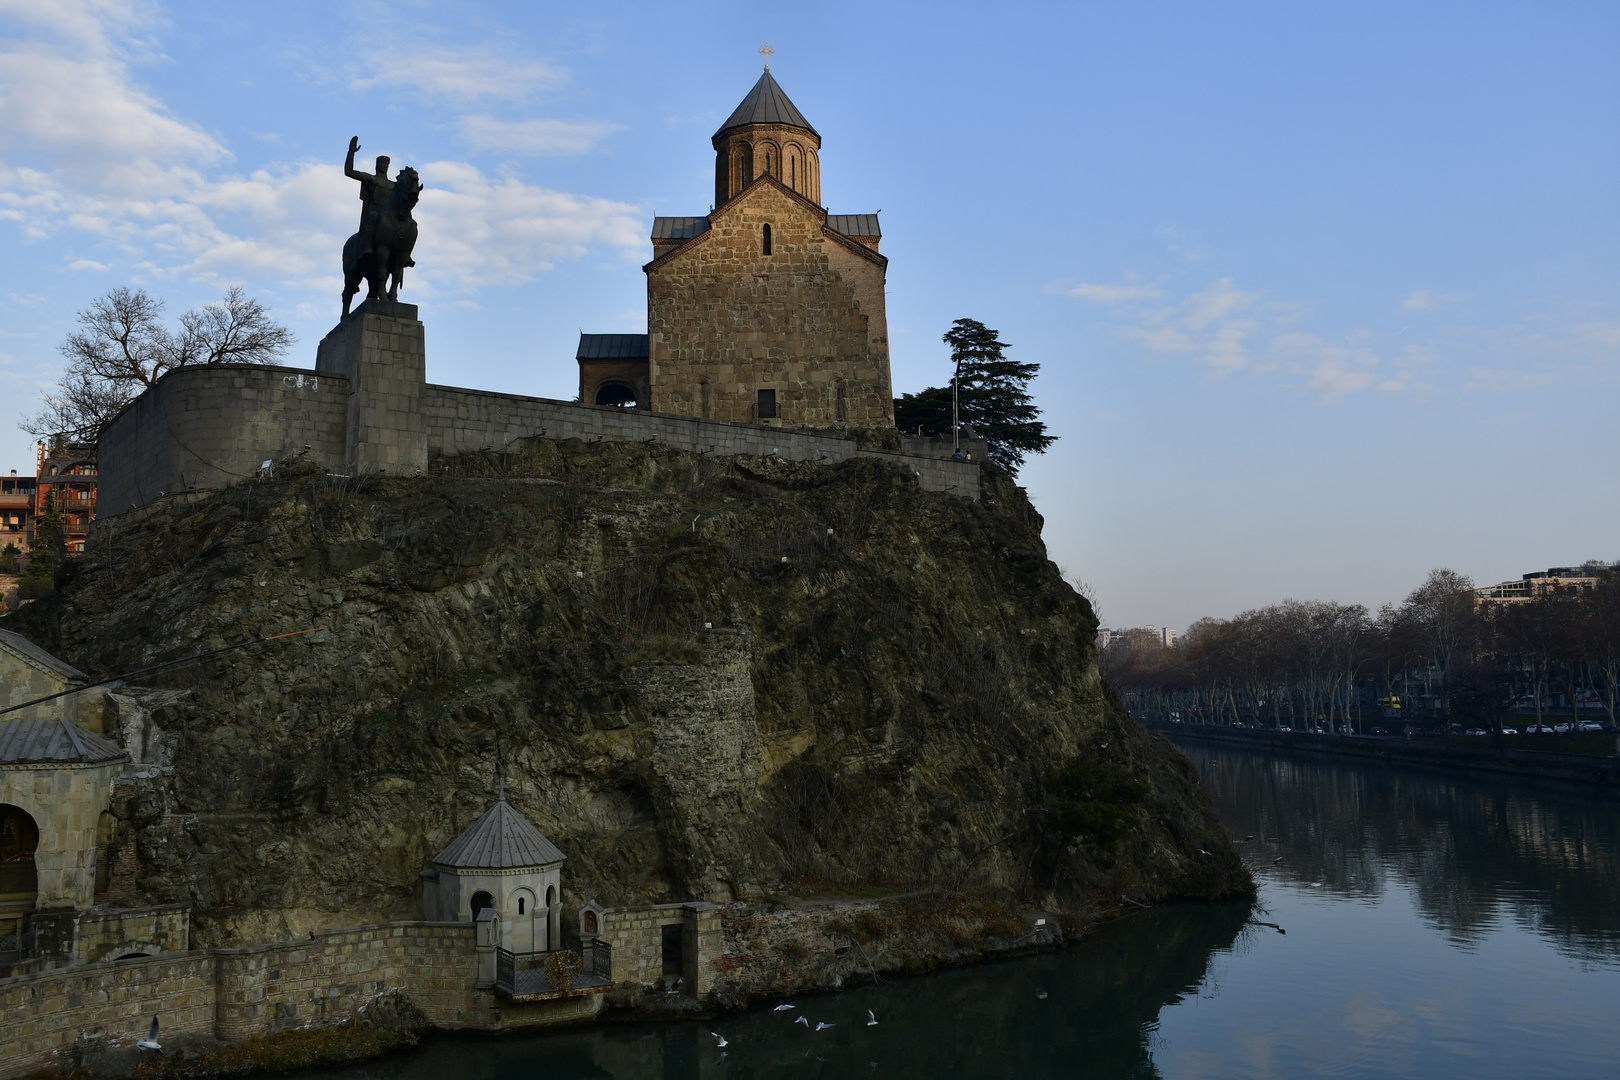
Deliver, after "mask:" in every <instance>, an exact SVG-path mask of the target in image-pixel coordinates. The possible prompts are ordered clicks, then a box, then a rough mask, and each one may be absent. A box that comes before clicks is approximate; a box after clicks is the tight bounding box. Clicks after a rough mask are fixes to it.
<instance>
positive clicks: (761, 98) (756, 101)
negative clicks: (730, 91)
mask: <svg viewBox="0 0 1620 1080" xmlns="http://www.w3.org/2000/svg"><path fill="white" fill-rule="evenodd" d="M745 124H788V125H790V126H792V127H797V128H804V130H806V131H808V132H810V134H812V135H814V136H815V137H816V138H818V139H819V138H820V137H821V132H819V131H817V130H816V129H815V128H813V127H811V126H810V121H808V120H806V119H805V118H804V114H803V113H802V112H800V111H799V110H798V107H797V106H795V105H794V104H793V102H791V101H789V100H788V96H787V94H785V93H784V92H783V91H782V88H781V87H780V86H778V85H776V80H775V79H773V78H771V72H770V69H769V68H766V69H765V74H763V75H761V76H760V77H759V82H757V83H755V84H754V88H753V89H752V90H750V91H748V96H747V97H745V98H743V99H742V104H741V105H738V106H737V108H736V109H734V110H733V111H732V113H731V115H730V116H729V117H727V118H726V122H725V123H723V124H721V125H720V130H719V131H716V132H715V135H717V136H718V135H721V134H723V133H725V132H727V131H730V130H731V129H732V128H737V127H742V126H743V125H745Z"/></svg>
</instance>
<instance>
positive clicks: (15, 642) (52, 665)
mask: <svg viewBox="0 0 1620 1080" xmlns="http://www.w3.org/2000/svg"><path fill="white" fill-rule="evenodd" d="M0 649H5V650H6V651H7V652H10V653H13V654H14V655H16V656H18V657H21V658H22V659H23V660H26V661H28V662H29V663H31V664H33V665H34V666H35V667H40V668H44V669H46V670H47V671H50V672H52V673H53V674H56V675H60V676H62V677H63V678H64V679H66V680H67V681H68V682H70V683H71V682H88V681H89V679H90V676H88V675H86V674H85V673H84V672H82V671H80V670H79V669H78V668H76V667H74V666H73V665H72V664H69V663H67V662H66V661H63V660H58V659H57V658H56V657H54V656H52V655H51V654H50V653H48V652H46V651H45V650H44V649H42V648H40V647H39V646H38V645H35V644H34V643H33V642H32V641H29V640H28V639H27V638H25V637H23V636H22V635H21V634H14V633H12V632H11V631H10V630H0Z"/></svg>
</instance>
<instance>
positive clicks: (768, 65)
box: [759, 41, 776, 71]
mask: <svg viewBox="0 0 1620 1080" xmlns="http://www.w3.org/2000/svg"><path fill="white" fill-rule="evenodd" d="M759 51H760V52H762V53H764V54H765V70H766V71H769V70H771V54H772V53H774V52H776V50H775V49H773V48H771V43H770V42H768V41H767V42H766V43H765V47H764V48H763V49H761V50H759Z"/></svg>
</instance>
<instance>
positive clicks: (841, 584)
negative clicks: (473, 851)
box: [5, 439, 1252, 945]
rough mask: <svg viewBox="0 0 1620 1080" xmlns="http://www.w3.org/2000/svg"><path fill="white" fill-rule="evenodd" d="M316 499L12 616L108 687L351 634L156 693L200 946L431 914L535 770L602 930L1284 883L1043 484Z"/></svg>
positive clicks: (673, 472)
mask: <svg viewBox="0 0 1620 1080" xmlns="http://www.w3.org/2000/svg"><path fill="white" fill-rule="evenodd" d="M276 472H277V479H275V480H273V481H270V480H267V481H265V482H262V483H260V482H247V483H243V484H240V485H238V486H236V487H234V488H230V489H227V490H225V491H221V492H216V493H210V494H206V495H201V496H194V497H187V498H186V499H184V500H171V501H168V502H165V503H160V504H158V505H156V506H154V507H150V508H147V509H144V510H141V511H135V512H132V513H130V514H127V515H124V516H122V517H119V518H115V519H111V520H110V521H106V522H102V523H99V524H98V526H97V530H98V531H97V532H96V534H95V535H94V537H93V539H92V541H91V543H90V545H89V549H88V552H87V554H86V555H85V556H84V557H83V558H80V559H77V560H74V561H73V562H72V563H71V564H69V569H68V571H67V572H66V573H65V575H64V578H63V580H61V581H60V582H59V583H58V588H57V590H56V592H55V593H53V594H52V595H51V596H49V597H47V598H45V599H42V600H40V601H38V602H37V603H35V604H32V605H29V606H28V607H27V608H26V609H24V611H23V612H22V613H20V614H19V615H16V616H12V617H9V618H7V619H6V620H5V623H6V625H7V626H8V628H11V629H15V630H18V631H19V632H21V633H23V634H25V635H26V636H28V637H29V638H30V639H32V640H33V641H35V642H36V643H37V644H39V645H41V646H43V647H45V648H47V649H49V650H50V651H52V652H54V653H56V654H57V655H59V656H62V657H64V658H66V659H68V660H69V661H71V662H72V663H73V664H75V665H76V666H78V667H80V668H82V669H83V670H85V671H87V672H89V673H91V674H92V675H93V676H94V677H101V676H103V675H110V674H115V673H118V672H121V671H130V670H134V669H137V668H140V667H143V666H146V665H151V664H154V663H159V662H162V661H165V660H170V659H177V658H180V657H185V656H188V655H192V654H195V653H199V652H202V651H205V650H208V649H214V648H219V647H221V646H224V645H227V644H233V643H235V642H239V641H244V640H248V639H253V638H259V637H265V636H269V635H275V634H283V633H288V632H291V631H295V630H301V629H305V628H307V627H315V626H319V627H325V628H326V629H325V630H323V631H322V632H321V633H318V634H309V635H305V636H303V637H296V638H289V639H286V640H284V641H280V642H271V643H267V644H264V645H258V646H254V647H252V648H249V649H242V650H237V651H234V652H229V653H225V654H223V655H221V656H219V657H216V658H213V659H208V660H204V661H200V662H198V663H195V664H188V665H184V666H181V667H176V668H171V669H169V670H168V671H166V672H163V673H161V674H159V675H156V676H153V677H152V678H151V679H149V680H146V681H147V683H148V684H149V685H150V686H151V687H153V688H158V689H164V690H168V691H179V693H177V694H174V693H162V694H152V693H144V694H142V693H139V692H137V691H136V690H135V689H134V688H131V689H130V690H128V691H125V692H124V693H125V694H126V695H127V694H134V695H135V697H137V698H139V700H140V701H141V702H142V703H144V704H142V705H141V710H140V715H139V716H138V717H137V718H136V721H135V722H132V723H131V724H126V725H123V726H124V727H126V728H128V729H129V730H130V731H131V732H137V731H138V732H139V734H140V739H141V741H142V743H143V745H145V746H150V747H153V748H157V750H160V751H161V755H162V758H161V760H156V759H154V765H155V766H158V765H164V764H168V765H169V766H170V767H169V768H157V767H154V768H152V769H150V770H148V773H149V774H150V779H148V780H147V781H145V784H146V787H144V788H141V789H139V790H138V791H137V792H136V794H133V795H126V796H125V797H123V798H121V799H119V800H116V801H115V805H114V807H113V815H114V816H115V817H116V818H118V822H117V828H116V829H113V830H110V832H111V834H112V835H111V838H110V840H109V848H110V849H116V850H124V849H127V847H128V842H129V840H130V838H131V837H133V839H134V841H135V844H134V846H135V851H136V856H137V859H136V862H137V867H136V870H135V873H134V879H135V882H136V888H137V890H138V893H139V896H138V897H137V898H135V899H139V900H140V901H144V902H152V903H156V902H168V901H182V900H183V901H191V902H192V903H193V904H194V905H195V915H194V920H193V926H194V927H195V936H196V938H197V940H196V944H199V945H210V944H244V943H249V942H253V941H262V940H273V939H278V938H287V937H292V936H299V935H301V934H303V933H304V932H306V931H307V930H309V929H313V928H317V927H329V926H341V925H352V924H355V923H360V922H369V921H374V920H381V919H389V918H414V917H417V915H418V896H419V883H418V875H419V873H420V871H421V870H422V869H423V868H424V867H425V866H426V865H427V862H428V859H429V857H430V856H431V855H432V854H433V853H434V852H435V851H437V850H438V849H439V848H440V847H442V846H443V845H444V844H445V843H447V842H448V841H449V840H450V839H451V838H453V837H454V836H455V835H456V834H457V833H458V832H460V831H461V830H462V829H464V828H465V827H466V826H467V825H468V824H469V823H470V822H471V821H472V820H473V819H474V818H475V817H476V816H477V815H478V814H480V813H481V812H482V811H483V810H484V809H485V808H486V807H487V805H488V804H489V802H490V801H491V800H492V799H493V797H494V794H495V791H496V786H497V782H498V778H499V779H504V782H505V785H506V793H507V798H508V799H509V800H510V801H511V802H512V803H513V804H514V805H515V806H517V807H518V808H519V809H521V810H522V811H523V812H524V813H525V814H526V815H527V816H528V817H529V818H530V820H532V821H533V822H534V823H535V825H536V826H538V827H539V828H540V830H541V831H542V832H544V833H545V834H546V835H547V836H549V837H550V838H551V839H552V840H553V841H555V842H556V843H557V844H558V845H559V846H560V847H561V848H562V849H563V850H564V851H565V852H567V853H568V855H569V859H568V863H567V865H566V867H565V868H564V874H563V883H564V888H565V893H564V902H565V905H566V906H567V908H568V909H569V911H570V912H571V910H572V908H573V907H574V906H576V905H578V904H580V903H582V902H583V901H584V900H585V899H586V898H587V897H588V896H595V897H596V898H597V899H598V900H600V901H602V902H603V903H606V904H610V905H611V904H623V903H636V902H650V901H664V900H676V899H709V900H716V901H733V900H742V901H746V902H748V903H750V904H759V903H762V902H769V901H770V900H772V898H774V897H779V896H782V895H788V894H792V895H804V894H807V893H812V894H813V893H815V892H816V891H818V890H821V889H825V888H828V887H839V888H849V887H856V888H861V889H868V888H889V887H904V888H930V887H932V888H941V889H946V890H967V891H970V892H973V893H976V894H983V895H987V896H1000V897H1002V898H1004V899H1008V900H1014V899H1016V900H1019V901H1021V902H1024V903H1027V904H1030V905H1034V906H1041V907H1044V908H1045V909H1046V910H1052V911H1062V912H1065V913H1067V914H1068V916H1069V925H1071V926H1072V925H1078V924H1080V923H1083V922H1084V921H1085V920H1086V919H1088V918H1089V917H1091V916H1093V915H1095V914H1096V913H1097V912H1098V911H1100V910H1102V909H1103V908H1106V907H1108V906H1111V905H1113V904H1115V903H1117V901H1118V898H1119V897H1120V896H1121V895H1122V894H1123V895H1128V896H1130V897H1131V899H1132V900H1135V901H1138V902H1148V901H1151V900H1154V899H1157V898H1164V897H1171V896H1219V895H1226V894H1232V893H1243V892H1247V891H1248V890H1250V889H1251V888H1252V885H1251V883H1250V881H1249V879H1248V876H1247V874H1246V873H1245V872H1244V870H1243V868H1242V866H1241V864H1240V863H1239V861H1238V859H1237V857H1236V855H1235V854H1234V853H1233V850H1232V848H1231V845H1230V844H1229V843H1228V842H1227V839H1226V836H1225V833H1224V830H1223V829H1222V827H1221V825H1220V824H1219V822H1218V821H1217V819H1216V817H1215V814H1214V811H1213V809H1212V807H1211V806H1210V804H1209V802H1208V800H1207V798H1206V797H1205V796H1204V794H1203V792H1202V790H1201V789H1200V788H1199V786H1198V781H1197V779H1196V777H1195V775H1194V773H1193V771H1192V769H1191V767H1190V765H1189V764H1188V763H1187V761H1186V759H1185V758H1184V757H1183V756H1182V755H1181V753H1180V752H1179V751H1177V750H1175V749H1174V748H1173V747H1172V746H1171V745H1170V744H1169V743H1168V742H1167V741H1165V740H1164V739H1162V738H1160V737H1158V736H1155V735H1152V734H1150V733H1148V732H1147V731H1145V730H1144V729H1142V728H1141V727H1140V726H1138V725H1136V724H1135V723H1134V722H1132V721H1130V720H1129V719H1128V718H1126V717H1125V715H1124V714H1123V711H1122V710H1121V709H1120V707H1119V706H1118V703H1117V702H1116V701H1115V699H1114V698H1113V697H1112V695H1111V694H1110V693H1109V692H1108V691H1107V689H1106V688H1105V687H1104V685H1103V684H1102V682H1101V680H1100V678H1099V676H1098V672H1097V667H1096V658H1095V653H1094V649H1093V646H1092V640H1093V636H1094V634H1095V630H1096V620H1095V618H1094V616H1093V615H1092V612H1091V610H1090V608H1089V607H1088V606H1087V604H1086V602H1085V601H1084V600H1083V599H1081V598H1080V597H1079V596H1077V595H1076V594H1075V593H1074V591H1073V590H1072V589H1071V588H1070V587H1069V586H1068V585H1067V584H1065V583H1064V582H1063V580H1062V578H1061V576H1060V575H1059V573H1058V571H1057V568H1056V567H1055V566H1053V564H1052V563H1051V562H1049V561H1048V560H1047V559H1046V556H1045V551H1044V548H1043V546H1042V543H1041V538H1040V527H1041V519H1040V517H1039V515H1037V514H1036V513H1035V512H1034V510H1033V509H1032V508H1031V506H1030V505H1029V503H1028V501H1027V499H1026V498H1025V495H1024V493H1023V492H1022V490H1020V489H1019V488H1017V487H1015V486H1014V485H1013V484H1011V483H1010V482H1009V481H1007V480H1006V479H1005V478H1004V477H1000V476H999V475H987V479H986V485H985V497H984V498H983V500H982V501H980V502H977V503H975V502H970V501H966V500H961V499H956V498H953V497H950V496H946V495H938V494H929V493H924V492H922V491H921V490H920V489H919V488H918V487H917V485H916V483H915V482H914V480H912V479H911V478H910V477H909V476H906V475H904V474H902V473H900V472H899V471H897V470H895V469H893V468H892V467H891V466H889V465H887V464H885V463H884V462H882V461H880V460H877V459H855V460H851V461H847V462H844V463H841V464H838V465H834V466H827V465H818V464H814V463H790V462H783V461H780V460H776V459H773V458H752V459H749V458H737V459H729V460H721V461H716V460H713V459H708V458H704V457H702V456H699V455H692V454H686V453H681V452H676V451H671V450H666V449H663V448H659V447H657V446H643V445H640V444H610V443H603V444H595V445H585V444H581V443H579V442H577V441H570V442H564V443H560V444H559V443H553V442H550V441H548V440H544V439H536V440H532V441H531V442H529V443H527V444H525V445H524V447H523V449H522V452H521V453H516V454H507V455H475V456H471V457H466V458H458V459H453V460H450V461H438V462H435V463H434V470H433V471H432V472H430V474H429V475H428V476H426V477H421V478H414V479H380V478H364V477H361V478H344V477H335V476H327V475H324V474H321V473H319V472H318V471H316V470H315V469H314V468H313V467H308V468H307V469H306V470H304V471H303V472H302V474H300V469H299V468H298V467H296V465H295V464H294V463H283V465H282V466H280V467H278V469H277V470H276ZM1061 770H1067V771H1063V772H1062V773H1061V775H1062V776H1064V777H1066V779H1065V780H1063V782H1062V783H1061V784H1059V785H1057V786H1056V787H1054V786H1053V785H1054V781H1053V778H1054V777H1056V776H1058V775H1059V774H1060V771H1061ZM1121 778H1124V779H1121ZM1054 791H1056V792H1058V793H1059V794H1060V795H1061V798H1057V796H1055V795H1054ZM1097 822H1102V823H1103V824H1102V825H1097V824H1096V823H1097ZM121 845H122V847H121ZM1206 853H1207V854H1206Z"/></svg>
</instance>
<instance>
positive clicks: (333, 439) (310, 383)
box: [97, 364, 349, 517]
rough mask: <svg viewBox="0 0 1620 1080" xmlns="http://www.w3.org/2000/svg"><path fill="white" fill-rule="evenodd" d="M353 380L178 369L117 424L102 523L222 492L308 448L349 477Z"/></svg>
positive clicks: (265, 369)
mask: <svg viewBox="0 0 1620 1080" xmlns="http://www.w3.org/2000/svg"><path fill="white" fill-rule="evenodd" d="M348 406H349V380H348V379H347V378H346V377H344V376H342V375H328V374H317V373H316V372H313V371H310V370H308V369H301V368H285V367H270V366H259V365H250V364H208V365H203V366H198V367H183V368H176V369H174V370H173V371H170V372H169V373H168V374H166V375H164V376H163V377H162V378H161V379H159V380H158V381H157V383H156V384H155V385H154V386H152V387H151V388H150V389H148V390H147V391H146V392H145V393H144V394H142V395H141V396H140V397H138V398H136V399H135V400H134V402H132V403H131V404H130V406H129V407H128V408H126V409H125V410H124V411H123V412H122V413H120V414H119V415H118V418H117V419H115V420H114V421H113V422H112V423H111V424H109V425H108V426H107V430H106V431H105V432H103V433H102V436H101V442H100V444H99V446H98V449H97V463H98V464H97V468H98V469H99V471H100V475H99V476H98V477H97V480H98V482H99V486H100V492H99V499H98V506H99V513H100V515H101V516H103V517H110V516H112V515H114V514H121V513H123V512H124V511H126V510H129V509H131V508H132V507H136V506H144V505H146V504H147V503H149V502H151V501H152V500H153V499H155V498H157V497H158V494H159V493H160V492H167V493H170V494H173V493H174V492H177V491H185V490H187V489H188V488H192V487H195V488H204V489H206V488H219V487H224V486H225V485H227V484H230V483H232V482H234V481H236V480H240V479H242V478H244V477H248V476H253V475H254V474H255V472H256V471H257V469H258V467H259V463H260V462H262V461H264V460H266V459H271V460H277V461H279V460H280V459H282V458H284V457H289V456H291V455H294V454H297V453H299V452H301V451H302V450H303V449H304V447H306V446H307V447H309V455H308V456H309V457H310V459H311V460H313V461H314V462H316V463H317V464H319V465H321V466H322V467H323V468H326V469H329V470H331V471H333V472H344V471H345V469H344V449H345V447H344V441H345V433H346V431H347V430H348V416H347V413H348Z"/></svg>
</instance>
